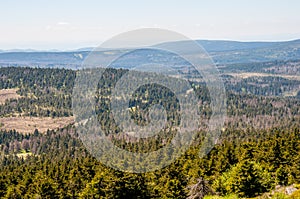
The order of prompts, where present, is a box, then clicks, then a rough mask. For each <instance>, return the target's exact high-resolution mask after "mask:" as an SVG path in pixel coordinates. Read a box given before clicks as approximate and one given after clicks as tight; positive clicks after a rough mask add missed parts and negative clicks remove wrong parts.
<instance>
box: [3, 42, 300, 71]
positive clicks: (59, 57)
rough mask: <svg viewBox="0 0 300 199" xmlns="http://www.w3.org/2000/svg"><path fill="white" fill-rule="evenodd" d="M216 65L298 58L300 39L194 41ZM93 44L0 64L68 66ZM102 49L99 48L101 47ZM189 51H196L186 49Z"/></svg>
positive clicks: (20, 55) (21, 54) (20, 54)
mask: <svg viewBox="0 0 300 199" xmlns="http://www.w3.org/2000/svg"><path fill="white" fill-rule="evenodd" d="M196 42H197V43H198V44H200V45H201V46H202V47H203V48H204V49H205V50H206V51H207V52H208V53H209V55H210V56H211V57H212V58H213V60H214V61H215V62H216V63H217V64H219V65H222V64H235V63H252V62H266V61H276V60H297V59H300V40H293V41H283V42H239V41H225V40H196ZM154 47H158V48H163V47H171V48H172V49H185V48H188V47H189V46H188V45H187V41H178V42H169V43H162V44H158V45H155V46H154ZM93 49H94V48H93V47H86V48H80V49H77V50H72V51H57V50H52V51H36V50H33V49H26V50H17V49H16V50H15V51H13V50H12V51H13V52H12V51H11V50H10V51H0V66H8V65H37V66H41V67H43V66H50V67H57V66H61V67H68V68H72V67H74V65H80V64H81V63H82V61H83V60H84V59H85V58H86V56H87V55H88V54H89V52H90V51H92V50H93ZM101 50H102V49H101ZM189 50H190V52H189V53H192V54H193V53H197V52H196V51H193V49H189Z"/></svg>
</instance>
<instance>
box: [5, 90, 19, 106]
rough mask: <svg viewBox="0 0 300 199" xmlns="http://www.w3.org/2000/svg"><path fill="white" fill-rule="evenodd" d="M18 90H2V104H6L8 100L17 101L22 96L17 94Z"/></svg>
mask: <svg viewBox="0 0 300 199" xmlns="http://www.w3.org/2000/svg"><path fill="white" fill-rule="evenodd" d="M17 91H18V89H17V88H11V89H1V90H0V104H4V103H5V100H7V99H17V98H20V97H21V96H20V95H19V94H17Z"/></svg>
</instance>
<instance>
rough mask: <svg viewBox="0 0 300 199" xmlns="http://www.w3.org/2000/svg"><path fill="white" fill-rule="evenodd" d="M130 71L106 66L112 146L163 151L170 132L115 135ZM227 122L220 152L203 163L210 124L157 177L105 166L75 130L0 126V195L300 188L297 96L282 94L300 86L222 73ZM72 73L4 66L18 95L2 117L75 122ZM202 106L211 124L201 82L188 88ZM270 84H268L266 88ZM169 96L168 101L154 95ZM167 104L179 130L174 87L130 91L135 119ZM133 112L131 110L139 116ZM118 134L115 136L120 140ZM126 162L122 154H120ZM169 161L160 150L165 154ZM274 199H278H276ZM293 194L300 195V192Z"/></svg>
mask: <svg viewBox="0 0 300 199" xmlns="http://www.w3.org/2000/svg"><path fill="white" fill-rule="evenodd" d="M126 72H127V70H125V69H109V70H106V72H105V73H104V75H103V77H102V79H101V78H100V80H99V84H98V89H97V92H96V93H95V100H96V102H97V103H96V107H95V110H96V114H97V116H98V120H99V122H100V124H101V125H103V126H102V127H103V128H104V129H105V130H106V133H107V134H113V135H116V136H115V137H113V136H112V139H113V141H114V144H115V145H117V146H119V147H120V148H123V149H126V150H128V151H133V152H141V153H144V152H145V151H153V150H156V149H158V148H160V147H163V146H165V144H167V143H168V142H169V140H170V138H172V135H173V133H175V132H172V131H170V132H169V131H165V132H162V134H161V135H165V136H166V137H167V139H166V138H165V137H164V136H156V137H155V139H151V138H149V139H143V140H142V141H140V142H139V141H137V140H133V139H131V138H130V137H121V138H120V137H118V136H117V135H118V134H119V133H120V129H119V128H117V125H116V124H115V123H114V120H113V119H112V115H111V114H110V110H109V108H110V107H109V103H110V97H109V96H110V95H111V91H112V88H113V87H114V86H115V84H116V82H117V81H118V80H119V79H120V78H121V77H122V75H124V74H125V73H126ZM222 77H223V79H224V83H225V88H226V94H227V116H228V117H227V120H226V122H225V126H224V128H223V129H222V134H221V136H220V138H219V139H218V141H217V143H216V145H215V146H214V148H213V149H212V150H211V151H210V152H209V153H208V154H207V155H206V156H205V157H203V158H200V156H199V149H200V148H201V144H202V142H203V136H205V130H206V128H205V126H203V128H201V127H200V128H199V132H198V133H197V139H195V140H194V141H193V143H192V146H191V147H190V148H189V150H188V151H186V152H185V153H184V154H183V155H182V156H181V157H180V158H179V159H178V160H177V161H175V162H174V163H172V164H171V165H169V166H167V167H165V168H163V169H162V170H157V171H154V172H147V173H143V174H132V173H126V172H121V171H117V170H114V169H112V168H109V167H107V166H105V165H104V164H101V162H99V161H98V160H97V159H96V158H94V157H93V156H92V154H90V153H89V151H87V150H86V148H85V147H84V145H83V144H82V142H81V140H80V139H79V135H78V133H77V132H76V128H75V125H74V124H73V122H70V123H69V124H67V125H66V126H65V127H63V128H58V129H54V130H48V131H46V132H41V131H40V130H39V129H38V128H37V129H36V130H34V131H32V132H30V133H25V132H22V131H20V132H19V131H16V130H14V129H8V128H6V127H7V125H6V124H5V123H2V124H1V125H0V126H1V129H2V130H0V153H1V156H0V197H1V198H122V199H123V198H130V199H131V198H187V197H190V198H193V197H194V196H199V194H200V196H204V195H215V196H217V195H218V196H226V195H230V194H233V196H234V197H235V196H236V197H246V198H250V197H263V196H262V195H263V194H266V193H272V190H274V189H275V188H276V187H278V186H281V187H284V186H288V185H293V186H295V187H297V185H299V184H300V128H299V126H300V98H299V97H298V95H299V93H298V95H297V93H296V95H286V92H288V91H291V90H295V91H296V90H297V89H298V87H297V86H298V85H299V80H295V79H294V80H292V79H288V78H282V77H274V76H272V77H254V76H251V77H246V78H238V77H236V76H234V75H229V74H223V76H222ZM75 78H76V71H73V70H66V69H42V68H30V67H20V68H19V67H7V68H0V89H1V90H4V91H5V90H6V89H16V94H17V95H18V97H17V98H16V97H9V98H8V99H6V100H5V102H4V103H2V104H0V116H1V119H3V118H4V119H7V118H14V119H19V120H22V117H30V118H40V119H42V120H43V118H46V117H47V118H48V117H51V118H52V119H59V118H64V117H66V116H72V89H73V86H74V81H75ZM189 83H190V85H191V87H192V88H193V89H194V91H195V93H196V95H197V96H198V98H199V101H200V102H201V103H200V105H199V112H200V113H201V120H202V122H203V125H205V124H206V123H207V121H208V119H209V118H210V117H211V114H212V113H211V107H210V106H209V103H210V95H209V91H208V90H207V88H206V85H205V83H203V82H201V81H197V82H193V81H190V82H189ZM266 84H267V86H262V85H266ZM159 97H163V98H164V99H165V100H164V101H158V100H157V98H159ZM156 103H161V104H162V105H164V106H165V107H168V109H167V115H168V118H167V119H168V121H170V123H171V125H176V124H177V122H178V120H179V118H180V117H179V115H178V114H177V112H176V111H177V109H178V108H179V107H178V101H177V100H176V97H175V96H174V95H172V94H170V93H169V91H168V89H166V88H164V87H159V86H157V85H154V86H153V85H145V86H143V87H141V88H139V89H138V90H136V92H135V93H134V96H133V98H132V100H131V101H130V104H129V108H130V109H131V110H132V115H131V116H132V119H133V120H134V121H135V122H136V123H137V124H139V125H144V124H147V119H146V118H147V117H146V116H147V114H146V112H147V110H148V109H147V107H149V105H151V104H156ZM133 110H134V111H133ZM115 138H116V139H115ZM124 158H126V157H124ZM162 158H164V154H162ZM274 197H276V196H274ZM289 197H290V198H300V191H299V190H298V191H295V192H294V193H293V195H291V196H289Z"/></svg>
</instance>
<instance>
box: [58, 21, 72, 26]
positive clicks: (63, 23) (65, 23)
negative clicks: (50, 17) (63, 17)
mask: <svg viewBox="0 0 300 199" xmlns="http://www.w3.org/2000/svg"><path fill="white" fill-rule="evenodd" d="M56 25H58V26H67V25H70V23H69V22H65V21H60V22H57V24H56Z"/></svg>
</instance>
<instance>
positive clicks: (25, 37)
mask: <svg viewBox="0 0 300 199" xmlns="http://www.w3.org/2000/svg"><path fill="white" fill-rule="evenodd" d="M299 10H300V1H299V0H247V1H246V0H219V1H217V0H206V1H204V0H185V1H183V0H177V1H176V0H127V1H125V0H118V1H117V0H106V1H102V0H85V1H76V0H26V1H22V0H9V1H4V0H2V2H1V6H0V24H1V29H0V49H12V48H36V49H54V48H55V49H72V48H79V47H84V46H97V45H99V44H100V43H101V42H102V41H104V40H106V39H108V38H110V37H111V36H113V35H116V34H118V33H121V32H124V31H129V30H133V29H137V28H142V27H157V28H165V29H169V30H173V31H177V32H179V33H182V34H184V35H186V36H188V37H190V38H193V39H230V40H241V41H253V40H263V41H266V40H272V41H274V40H292V39H298V38H300V11H299Z"/></svg>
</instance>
